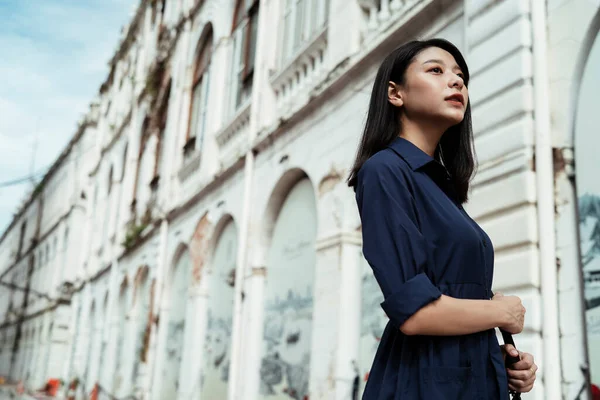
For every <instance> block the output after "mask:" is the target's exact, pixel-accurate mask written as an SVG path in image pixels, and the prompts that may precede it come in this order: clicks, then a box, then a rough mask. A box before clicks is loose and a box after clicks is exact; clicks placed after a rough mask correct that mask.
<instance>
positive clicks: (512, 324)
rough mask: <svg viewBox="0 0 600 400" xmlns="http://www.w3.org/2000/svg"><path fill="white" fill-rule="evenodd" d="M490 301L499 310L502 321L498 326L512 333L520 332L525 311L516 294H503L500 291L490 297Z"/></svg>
mask: <svg viewBox="0 0 600 400" xmlns="http://www.w3.org/2000/svg"><path fill="white" fill-rule="evenodd" d="M492 301H493V302H495V303H494V304H495V305H496V306H497V307H498V309H499V311H500V321H502V322H501V323H500V325H499V326H498V328H501V329H504V330H505V331H506V332H508V333H510V334H513V335H515V334H517V333H521V331H523V324H524V323H525V311H526V310H525V307H523V303H522V302H521V299H520V298H518V297H517V296H504V295H503V294H502V293H497V294H495V295H494V297H492Z"/></svg>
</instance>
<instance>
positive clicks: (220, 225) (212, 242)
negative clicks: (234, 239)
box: [206, 213, 239, 269]
mask: <svg viewBox="0 0 600 400" xmlns="http://www.w3.org/2000/svg"><path fill="white" fill-rule="evenodd" d="M230 223H231V224H233V226H234V227H235V229H236V232H237V231H238V229H239V227H238V226H237V224H236V222H235V219H234V218H233V216H232V215H231V214H229V213H227V214H223V215H222V216H221V217H220V218H219V221H218V222H217V223H216V224H214V227H213V229H212V235H211V237H210V239H209V243H208V249H209V250H208V252H207V259H206V261H207V265H208V266H209V267H210V268H211V269H212V260H213V258H214V256H215V251H216V250H217V248H216V247H217V245H218V242H219V239H220V238H221V235H222V234H223V231H224V230H225V229H226V228H227V227H228V225H229V224H230Z"/></svg>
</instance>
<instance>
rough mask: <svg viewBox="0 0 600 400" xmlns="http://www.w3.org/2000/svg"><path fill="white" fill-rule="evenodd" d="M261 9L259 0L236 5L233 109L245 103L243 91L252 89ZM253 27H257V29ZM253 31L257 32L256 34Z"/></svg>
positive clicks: (232, 29)
mask: <svg viewBox="0 0 600 400" xmlns="http://www.w3.org/2000/svg"><path fill="white" fill-rule="evenodd" d="M259 11H260V1H259V0H238V1H237V3H236V6H235V10H234V14H233V20H232V24H231V36H232V37H233V38H234V41H233V42H234V47H233V49H232V51H233V58H232V68H231V76H232V78H233V80H234V88H235V90H234V91H233V93H232V95H233V96H232V101H233V104H232V110H233V111H235V110H237V109H239V107H240V106H242V104H244V103H245V101H244V99H243V98H242V97H243V93H244V92H245V91H251V87H252V83H253V79H254V70H255V64H256V48H257V46H258V43H257V42H258V17H259ZM253 28H255V31H254V30H253ZM253 32H255V33H254V35H253ZM238 36H239V38H238ZM237 40H240V41H241V43H239V44H238V43H237ZM251 55H252V58H251Z"/></svg>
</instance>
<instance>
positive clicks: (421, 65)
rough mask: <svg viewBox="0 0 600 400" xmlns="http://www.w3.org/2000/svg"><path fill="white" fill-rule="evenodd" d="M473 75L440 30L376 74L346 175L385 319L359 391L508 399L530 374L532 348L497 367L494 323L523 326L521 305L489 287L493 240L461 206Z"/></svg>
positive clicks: (469, 171)
mask: <svg viewBox="0 0 600 400" xmlns="http://www.w3.org/2000/svg"><path fill="white" fill-rule="evenodd" d="M468 83H469V71H468V68H467V65H466V63H465V60H464V58H463V57H462V55H461V53H460V52H459V51H458V49H457V48H456V47H455V46H454V45H452V44H451V43H449V42H448V41H445V40H441V39H432V40H427V41H413V42H410V43H407V44H405V45H403V46H401V47H399V48H398V49H396V50H394V51H393V52H392V53H391V54H390V55H389V56H388V57H387V58H386V59H385V60H384V61H383V63H382V65H381V67H380V68H379V71H378V73H377V77H376V78H375V83H374V86H373V91H372V94H371V102H370V105H369V112H368V116H367V122H366V125H365V129H364V132H363V136H362V139H361V142H360V147H359V149H358V154H357V157H356V161H355V163H354V166H353V168H352V171H351V174H350V177H349V178H348V184H349V186H351V187H353V188H354V190H355V192H356V201H357V204H358V208H359V213H360V217H361V220H362V235H363V254H364V256H365V258H366V259H367V261H368V262H369V264H370V265H371V267H372V269H373V272H374V275H375V278H376V279H377V282H378V283H379V286H380V287H381V290H382V292H383V295H384V299H385V300H384V302H383V303H382V307H383V309H384V311H385V312H386V314H387V316H388V317H389V319H390V322H389V323H388V324H387V326H386V328H385V331H384V333H383V337H382V339H381V343H380V345H379V348H378V350H377V354H376V355H375V360H374V362H373V366H372V369H371V372H370V374H369V380H368V382H367V385H366V388H365V392H364V395H363V399H364V400H388V399H394V400H399V399H410V400H414V399H427V400H430V399H431V400H438V399H448V400H456V399H488V400H495V399H502V400H505V399H507V398H508V390H509V388H511V389H513V390H517V391H519V392H528V391H530V390H531V388H532V387H533V383H534V381H535V375H536V370H537V366H536V365H535V363H534V361H533V357H532V356H531V355H530V354H527V353H517V351H516V350H515V349H514V347H511V346H506V348H505V349H504V351H508V352H510V353H511V354H512V355H519V356H520V358H521V361H519V362H518V363H516V364H514V365H513V366H512V367H511V369H509V370H506V369H505V367H504V361H503V353H502V349H501V347H500V346H499V344H498V341H497V339H496V334H495V329H494V328H502V329H504V330H505V331H508V332H510V333H512V334H517V333H520V332H521V331H522V329H523V322H524V316H525V308H524V307H523V305H522V304H521V300H520V299H519V298H518V297H515V296H502V295H500V294H498V295H495V296H493V295H492V292H491V286H492V275H493V262H494V250H493V248H492V243H491V241H490V238H489V237H488V236H487V235H486V234H485V232H484V231H483V230H482V229H481V228H480V227H479V226H478V225H477V224H476V223H475V221H473V220H472V219H471V218H470V217H469V216H468V215H467V213H466V212H465V210H464V209H463V207H462V204H463V203H465V202H466V200H467V193H468V189H469V182H470V179H471V177H472V175H473V172H474V169H475V157H474V154H473V135H472V131H471V111H470V106H469V93H468V89H467V85H468ZM490 299H491V301H490Z"/></svg>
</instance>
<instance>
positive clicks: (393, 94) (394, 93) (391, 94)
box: [388, 81, 404, 107]
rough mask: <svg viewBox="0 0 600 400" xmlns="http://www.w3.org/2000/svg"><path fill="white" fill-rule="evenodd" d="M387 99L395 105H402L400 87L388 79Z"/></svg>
mask: <svg viewBox="0 0 600 400" xmlns="http://www.w3.org/2000/svg"><path fill="white" fill-rule="evenodd" d="M388 101H389V102H390V103H392V104H393V105H394V106H396V107H402V106H403V105H404V101H403V100H402V94H401V93H400V88H399V87H398V85H396V83H395V82H392V81H390V83H389V85H388Z"/></svg>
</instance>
